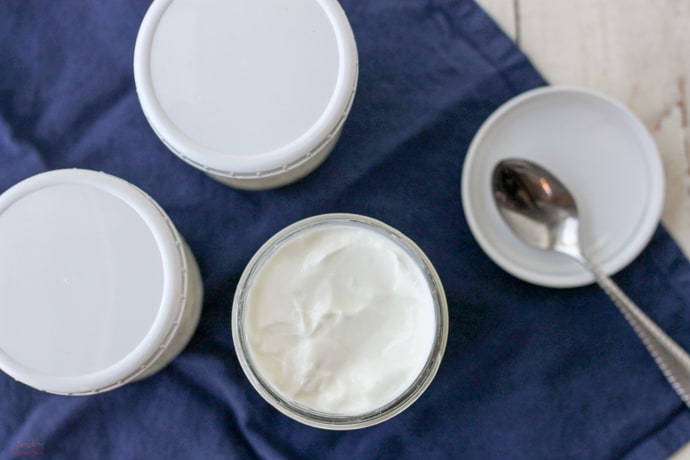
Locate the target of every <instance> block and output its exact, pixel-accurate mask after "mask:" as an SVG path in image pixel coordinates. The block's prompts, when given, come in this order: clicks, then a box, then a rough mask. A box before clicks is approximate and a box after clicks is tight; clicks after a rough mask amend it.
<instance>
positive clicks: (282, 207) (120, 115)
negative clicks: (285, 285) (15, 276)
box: [0, 0, 690, 460]
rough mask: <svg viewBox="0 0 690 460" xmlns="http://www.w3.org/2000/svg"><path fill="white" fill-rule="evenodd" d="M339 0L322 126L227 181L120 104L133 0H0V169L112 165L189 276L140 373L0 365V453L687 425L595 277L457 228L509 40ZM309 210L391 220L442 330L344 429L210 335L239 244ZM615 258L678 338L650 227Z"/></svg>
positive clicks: (675, 292) (588, 440)
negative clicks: (348, 75) (186, 256)
mask: <svg viewBox="0 0 690 460" xmlns="http://www.w3.org/2000/svg"><path fill="white" fill-rule="evenodd" d="M342 5H343V7H344V9H345V10H346V12H347V14H348V15H349V18H350V21H351V24H352V27H353V29H354V32H355V35H356V37H357V42H358V46H359V54H360V60H361V67H360V79H359V87H358V92H357V96H356V100H355V103H354V106H353V108H352V112H351V116H350V118H349V120H348V121H347V123H346V125H345V128H344V132H343V134H342V138H341V140H340V143H339V144H338V146H337V147H336V149H335V150H334V151H333V153H332V155H331V157H330V158H329V159H328V160H327V161H326V163H325V164H324V165H323V166H321V167H320V168H319V169H318V170H317V171H316V172H314V173H313V174H311V175H310V176H309V177H307V178H306V179H304V180H302V181H300V182H299V183H296V184H294V185H291V186H288V187H285V188H281V189H277V190H272V191H263V192H242V191H237V190H233V189H231V188H228V187H225V186H223V185H221V184H219V183H217V182H214V181H213V180H211V179H209V178H208V177H206V176H205V175H204V174H202V173H201V172H199V171H197V170H195V169H193V168H191V167H189V166H187V165H186V164H184V163H183V162H182V161H180V160H178V159H177V158H176V157H175V156H173V155H172V154H171V153H169V152H168V151H167V150H166V148H165V147H164V146H163V145H162V144H161V143H160V141H159V140H158V139H157V138H156V136H155V135H154V134H153V132H152V131H151V129H150V128H149V126H148V124H147V123H146V121H145V119H144V117H143V115H142V112H141V110H140V108H139V104H138V101H137V97H136V94H135V88H134V83H133V77H132V52H133V47H134V41H135V37H136V33H137V30H138V27H139V23H140V21H141V19H142V17H143V15H144V13H145V11H146V9H147V7H148V6H149V1H147V0H122V1H104V0H90V1H83V0H60V1H45V0H5V1H3V2H0V190H5V189H6V188H8V187H10V186H11V185H13V184H14V183H16V182H17V181H19V180H21V179H23V178H26V177H28V176H30V175H33V174H35V173H38V172H41V171H45V170H50V169H57V168H71V167H79V168H89V169H96V170H103V171H105V172H108V173H111V174H114V175H117V176H120V177H122V178H124V179H126V180H128V181H130V182H132V183H134V184H136V185H137V186H139V187H141V188H142V189H144V190H145V191H146V192H148V193H149V194H150V195H152V196H153V198H154V199H156V200H157V201H158V202H159V203H160V204H161V206H162V207H163V208H164V209H165V210H166V211H167V212H168V214H169V215H170V217H171V218H172V220H173V221H174V222H175V224H176V226H177V227H178V229H179V230H180V232H181V233H182V234H183V235H184V237H185V238H186V239H187V241H188V242H189V244H190V246H191V248H192V250H193V252H194V253H195V254H196V256H197V259H198V261H199V264H200V266H201V271H202V274H203V277H204V287H205V292H206V298H205V303H204V311H203V315H202V319H201V323H200V325H199V328H198V330H197V332H196V334H195V335H194V337H193V339H192V341H191V343H190V344H189V346H188V347H187V349H186V350H185V351H184V352H183V353H182V354H181V355H180V357H179V358H177V359H176V360H175V361H173V362H172V363H171V364H170V365H169V366H168V367H167V368H166V369H164V370H163V371H162V372H160V373H158V374H156V375H155V376H153V377H151V378H149V379H146V380H144V381H141V382H137V383H134V384H131V385H127V386H125V387H123V388H121V389H117V390H115V391H111V392H109V393H105V394H101V395H98V396H92V397H63V396H56V395H50V394H45V393H41V392H39V391H36V390H33V389H31V388H29V387H27V386H24V385H22V384H20V383H17V382H15V381H13V380H12V379H10V378H9V377H7V376H5V375H4V374H2V375H1V376H0V458H2V459H6V458H12V457H16V458H25V457H26V454H27V453H26V452H25V451H22V449H23V448H24V449H26V448H29V447H30V446H31V445H32V443H33V445H34V446H38V447H40V448H41V449H42V450H41V452H42V454H43V455H44V457H45V458H58V459H62V458H65V459H80V458H84V459H94V458H103V459H106V458H114V459H130V458H131V459H159V458H160V459H178V458H180V459H181V458H189V459H195V458H199V459H201V458H203V459H214V458H218V459H228V458H230V459H232V458H237V459H250V458H268V459H273V458H276V459H281V458H286V459H297V458H304V459H313V458H323V459H337V458H347V459H374V458H376V459H386V458H390V459H407V458H409V459H421V458H423V459H457V458H467V459H509V458H525V459H541V458H544V459H553V458H559V459H560V458H565V459H567V458H573V459H612V458H628V459H645V460H646V459H662V458H666V457H667V456H668V455H670V454H671V453H672V452H673V451H675V450H676V449H677V448H679V447H680V446H681V445H682V444H683V443H684V442H687V441H689V440H690V413H689V412H688V410H687V409H686V408H685V407H684V406H683V405H682V403H681V401H680V400H679V399H678V397H677V396H676V395H675V393H674V392H673V391H672V390H671V388H670V387H669V385H668V384H667V383H666V381H665V380H664V378H663V377H662V375H661V373H660V372H659V371H658V370H657V368H656V366H655V365H654V363H653V361H652V360H651V358H650V357H649V356H648V354H647V352H646V351H645V349H644V348H643V347H642V345H641V344H640V343H639V341H638V339H637V338H636V337H635V335H634V334H633V332H632V330H631V329H630V327H629V326H628V325H627V324H626V323H625V322H624V320H623V318H622V317H621V315H620V314H619V313H618V312H617V311H616V310H615V308H614V307H613V305H612V304H611V303H610V302H609V300H608V299H607V298H606V297H605V295H604V294H603V293H602V292H600V290H599V289H598V288H596V287H594V286H588V287H583V288H577V289H565V290H556V289H547V288H542V287H537V286H533V285H530V284H527V283H524V282H521V281H519V280H517V279H515V278H513V277H511V276H510V275H508V274H506V273H505V272H503V271H502V270H501V269H500V268H499V267H498V266H496V265H495V264H493V263H492V262H491V261H490V260H489V259H488V258H487V257H486V256H485V255H484V253H483V252H482V251H481V250H480V248H479V246H478V245H477V244H476V242H475V241H474V239H473V237H472V235H471V234H470V231H469V229H468V227H467V223H466V222H465V219H464V216H463V214H462V208H461V204H460V201H461V200H460V175H461V169H462V163H463V158H464V154H465V152H466V150H467V147H468V145H469V142H470V140H471V138H472V136H473V135H474V133H475V132H476V131H477V129H478V127H479V126H480V124H481V123H482V121H483V120H484V119H485V118H486V117H487V116H488V115H489V114H490V113H491V112H492V111H493V110H494V109H495V108H496V107H498V106H499V105H500V104H501V103H503V102H505V101H506V100H508V99H509V98H511V97H512V96H514V95H516V94H518V93H521V92H523V91H525V90H528V89H531V88H534V87H537V86H540V85H544V84H545V82H544V81H543V80H542V78H541V77H540V76H539V75H538V73H537V72H536V71H535V70H534V69H533V68H532V67H531V65H530V63H529V62H528V60H527V59H526V58H525V56H523V55H522V54H521V53H520V51H519V50H518V49H517V48H516V47H515V45H514V44H513V43H512V42H511V41H510V40H509V39H508V38H507V37H506V36H504V35H503V33H502V32H501V31H500V30H499V29H498V28H497V27H496V26H495V25H494V24H493V23H492V21H491V20H490V19H489V18H488V17H487V16H486V15H485V13H484V12H483V11H481V9H480V8H479V7H478V6H477V5H476V4H475V3H473V2H472V1H469V0H433V1H419V0H342ZM325 212H354V213H361V214H366V215H369V216H372V217H375V218H378V219H381V220H383V221H385V222H387V223H388V224H390V225H393V226H394V227H397V228H398V229H400V230H401V231H402V232H403V233H406V234H407V235H408V236H410V237H411V238H412V239H413V240H415V241H416V242H417V243H418V244H419V246H420V247H421V248H422V249H423V250H424V251H425V252H426V253H427V255H428V256H429V257H430V259H431V260H432V262H433V263H434V264H435V266H436V268H437V270H438V272H439V274H440V276H441V278H442V280H443V283H444V285H445V288H446V293H447V297H448V301H449V308H450V319H451V323H450V336H449V342H448V348H447V351H446V355H445V358H444V361H443V363H442V365H441V368H440V370H439V373H438V375H437V377H436V379H435V380H434V381H433V382H432V384H431V386H430V387H429V389H428V390H427V392H426V393H425V394H424V395H423V396H422V397H421V398H420V399H419V400H418V401H417V402H416V403H415V404H414V405H412V406H411V407H410V408H409V409H408V410H406V411H405V412H403V413H402V414H400V415H399V416H397V417H395V418H394V419H392V420H390V421H388V422H385V423H383V424H380V425H377V426H375V427H371V428H367V429H362V430H355V431H350V432H331V431H324V430H319V429H314V428H309V427H306V426H304V425H301V424H299V423H297V422H294V421H291V420H290V419H288V418H286V417H285V416H283V415H281V414H279V413H278V412H277V411H276V410H274V409H273V408H271V407H270V406H269V405H268V404H267V403H265V402H264V401H263V400H262V399H261V397H260V396H259V395H258V394H257V393H256V392H255V391H254V390H253V389H252V387H251V386H250V384H249V382H248V381H247V380H246V378H245V377H244V375H243V374H242V372H241V370H240V367H239V365H238V363H237V360H236V358H235V355H234V350H233V346H232V340H231V335H230V312H231V306H232V296H233V292H234V289H235V287H236V284H237V281H238V278H239V276H240V273H241V271H242V270H243V268H244V266H245V264H246V263H247V262H248V260H249V258H250V257H251V255H252V254H253V253H254V251H255V250H256V249H257V248H258V247H259V246H260V245H261V244H262V243H263V242H264V241H265V240H266V239H267V238H269V237H270V236H271V235H272V234H273V233H275V232H276V231H278V230H279V229H281V228H283V227H284V226H286V225H288V224H290V223H292V222H294V221H296V220H298V219H301V218H304V217H308V216H312V215H315V214H320V213H325ZM0 257H2V255H1V254H0ZM616 280H617V281H618V282H619V283H620V284H621V286H622V287H623V289H624V290H626V291H627V292H628V293H629V295H630V296H631V297H632V298H634V299H635V300H637V301H638V303H639V304H640V305H642V306H643V307H644V309H645V310H646V311H647V312H648V314H649V315H650V316H651V317H652V318H653V319H654V320H656V321H658V322H659V323H660V324H661V325H662V327H664V328H665V329H666V330H667V331H668V332H669V334H670V335H671V336H673V337H674V338H675V339H676V340H678V341H679V342H680V343H681V344H682V345H683V346H685V347H686V348H690V328H688V325H689V324H690V309H689V308H688V305H689V304H690V267H689V266H688V263H687V261H686V260H685V258H684V257H683V256H682V254H681V252H680V251H679V249H678V248H677V247H676V245H675V244H674V242H673V241H672V240H671V239H670V238H669V235H668V234H667V233H666V231H665V230H664V229H663V228H659V230H658V231H657V232H656V234H655V236H654V238H653V240H652V242H651V244H650V245H649V247H648V248H647V249H646V250H645V251H644V252H643V253H642V254H641V255H640V256H639V258H638V259H637V260H635V261H634V262H633V263H632V264H631V265H630V266H629V267H628V268H626V269H625V270H623V271H622V272H621V273H619V274H618V275H617V276H616ZM1 320H2V319H1V318H0V321H1ZM27 327H30V325H27Z"/></svg>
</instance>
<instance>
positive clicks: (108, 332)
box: [0, 170, 182, 394]
mask: <svg viewBox="0 0 690 460" xmlns="http://www.w3.org/2000/svg"><path fill="white" fill-rule="evenodd" d="M176 244H177V242H176V238H175V236H174V233H173V232H171V228H170V227H169V224H168V222H167V221H166V218H165V217H164V215H163V214H162V211H160V208H158V206H157V205H156V204H155V203H153V201H152V200H151V199H150V198H149V197H148V195H146V194H145V193H143V192H142V191H140V190H139V189H137V188H136V187H134V186H132V185H131V184H129V183H127V182H126V181H124V180H122V179H119V178H116V177H113V176H110V175H107V174H104V173H98V172H94V171H87V170H59V171H52V172H48V173H43V174H39V175H37V176H34V177H31V178H29V179H26V180H25V181H23V182H20V183H19V184H17V185H15V186H14V187H12V188H10V189H9V190H7V191H6V192H5V193H3V194H2V195H0V254H2V257H0V318H2V321H0V369H2V370H3V371H5V372H6V373H8V374H9V375H11V376H12V377H14V378H15V379H17V380H20V381H22V382H24V383H26V384H28V385H31V386H33V387H35V388H38V389H41V390H45V391H50V392H53V393H64V394H71V393H87V392H90V391H92V392H95V391H100V390H103V389H106V388H107V387H109V386H119V385H120V384H122V383H123V382H126V381H128V380H131V378H132V377H133V376H135V375H137V374H139V373H141V372H142V371H143V370H144V369H143V368H145V367H146V366H147V363H150V361H151V358H152V356H153V355H154V354H155V353H156V352H157V351H158V349H159V347H160V345H161V343H164V342H165V338H166V337H167V335H168V334H169V333H170V330H171V323H172V322H173V321H175V318H177V311H178V310H179V309H178V308H177V307H176V306H177V305H179V302H178V300H177V296H178V295H179V294H178V293H179V291H180V284H181V283H182V280H181V276H180V275H179V270H180V269H179V260H178V257H177V253H176V250H175V249H174V248H175V247H176Z"/></svg>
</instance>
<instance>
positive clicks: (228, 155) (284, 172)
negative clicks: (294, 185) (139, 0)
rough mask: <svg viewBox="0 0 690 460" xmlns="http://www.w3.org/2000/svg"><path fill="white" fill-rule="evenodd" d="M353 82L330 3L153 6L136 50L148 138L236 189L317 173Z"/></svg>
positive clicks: (263, 0) (268, 0)
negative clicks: (155, 137) (155, 138)
mask: <svg viewBox="0 0 690 460" xmlns="http://www.w3.org/2000/svg"><path fill="white" fill-rule="evenodd" d="M357 76H358V57H357V47H356V43H355V39H354V35H353V33H352V29H351V28H350V24H349V22H348V20H347V17H346V15H345V12H344V11H343V9H342V8H341V6H340V4H339V3H338V1H337V0H252V1H246V2H236V1H226V0H207V1H204V2H199V1H198V0H156V1H154V2H153V3H152V4H151V6H150V8H149V10H148V12H147V13H146V15H145V17H144V19H143V21H142V23H141V26H140V29H139V34H138V36H137V41H136V46H135V50H134V78H135V83H136V88H137V94H138V97H139V102H140V104H141V107H142V110H143V112H144V115H145V116H146V119H147V120H148V122H149V124H150V125H151V127H152V128H153V131H154V132H155V133H156V134H157V135H158V137H159V138H160V139H161V141H162V142H163V143H164V144H165V145H166V146H167V147H168V148H169V149H170V150H171V151H172V152H173V153H174V154H175V155H177V156H178V157H179V158H181V159H182V160H184V161H186V162H187V163H189V164H190V165H192V166H194V167H196V168H198V169H200V170H202V171H204V172H205V173H207V174H208V175H210V176H211V177H212V178H214V179H216V180H219V181H221V182H223V183H225V184H227V185H230V186H232V187H236V188H241V189H250V190H252V189H267V188H273V187H279V186H282V185H285V184H288V183H290V182H294V181H296V180H298V179H300V178H302V177H304V176H305V175H307V174H309V173H310V172H311V171H313V170H314V169H315V168H316V167H317V166H319V165H320V164H321V163H322V162H323V161H324V160H325V159H326V157H327V156H328V155H329V153H330V152H331V151H332V150H333V148H334V147H335V145H336V143H337V141H338V139H339V136H340V133H341V131H342V127H343V124H344V123H345V120H346V118H347V116H348V114H349V111H350V107H351V106H352V102H353V99H354V95H355V88H356V85H357Z"/></svg>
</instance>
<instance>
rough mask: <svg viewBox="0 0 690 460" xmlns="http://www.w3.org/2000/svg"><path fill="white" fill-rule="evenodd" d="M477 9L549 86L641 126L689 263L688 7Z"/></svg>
mask: <svg viewBox="0 0 690 460" xmlns="http://www.w3.org/2000/svg"><path fill="white" fill-rule="evenodd" d="M477 3H479V4H480V5H481V6H482V7H483V8H484V9H485V10H486V11H487V12H488V13H489V14H490V15H491V16H492V17H493V18H494V19H495V20H496V22H497V23H498V24H499V25H500V26H501V27H502V28H503V30H504V31H505V32H506V33H507V34H508V35H509V36H511V37H512V38H513V39H514V40H515V41H516V43H517V44H518V46H520V48H521V49H522V50H523V51H524V52H525V54H526V55H527V56H529V58H530V59H531V61H532V63H533V64H534V65H535V67H536V68H537V69H538V70H539V71H540V72H541V73H542V75H543V76H544V77H545V78H546V79H547V81H549V82H550V83H552V84H561V85H575V86H583V87H588V88H592V89H595V90H598V91H601V92H603V93H606V94H608V95H609V96H612V97H614V98H616V99H618V100H619V101H620V102H622V103H623V104H625V105H627V106H628V107H629V108H630V109H631V110H632V111H633V112H634V113H635V114H636V115H637V116H638V117H639V118H640V119H641V120H642V122H643V123H644V124H645V126H646V127H647V129H648V130H649V131H650V133H651V134H652V136H653V137H654V140H655V141H656V144H657V147H658V148H659V153H660V154H661V159H662V162H663V165H664V172H665V175H666V190H665V192H666V195H665V204H664V211H663V215H662V222H663V223H664V225H665V226H666V228H667V229H668V230H669V232H670V233H671V234H672V235H673V237H674V238H675V240H676V241H677V242H678V244H679V245H680V246H681V248H682V249H683V251H684V252H685V254H686V255H690V126H689V124H688V119H689V118H690V113H689V112H690V0H654V1H651V0H576V1H573V0H477ZM680 459H683V460H689V459H690V444H689V445H688V446H687V447H686V448H684V449H683V450H682V451H681V452H679V453H678V454H677V455H676V456H674V457H673V460H680Z"/></svg>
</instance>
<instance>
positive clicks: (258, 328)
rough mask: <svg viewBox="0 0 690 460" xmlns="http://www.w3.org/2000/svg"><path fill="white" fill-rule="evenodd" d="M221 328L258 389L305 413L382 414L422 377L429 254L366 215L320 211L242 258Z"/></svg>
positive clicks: (321, 418)
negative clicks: (227, 329) (228, 323)
mask: <svg viewBox="0 0 690 460" xmlns="http://www.w3.org/2000/svg"><path fill="white" fill-rule="evenodd" d="M232 333H233V340H234V345H235V350H236V352H237V355H238V358H239V362H240V364H241V366H242V369H243V370H244V373H245V374H246V376H247V377H248V379H249V381H250V382H251V384H252V385H253V386H254V388H255V389H256V390H257V391H258V392H259V394H260V395H261V396H262V397H263V398H264V399H265V400H266V401H268V402H269V403H270V404H271V405H273V406H274V407H275V408H276V409H278V410H279V411H281V412H282V413H284V414H285V415H287V416H289V417H291V418H293V419H295V420H298V421H300V422H302V423H305V424H307V425H311V426H315V427H320V428H327V429H335V430H342V429H354V428H361V427H366V426H370V425H374V424H376V423H380V422H383V421H384V420H387V419H389V418H391V417H393V416H394V415H396V414H398V413H400V412H401V411H403V410H404V409H405V408H407V407H408V406H410V405H411V404H412V403H413V402H414V401H415V400H416V399H417V398H418V397H419V396H420V395H421V394H422V393H423V392H424V391H425V389H426V388H427V387H428V385H429V384H430V383H431V381H432V379H433V377H434V376H435V374H436V371H437V369H438V366H439V364H440V362H441V358H442V356H443V353H444V350H445V345H446V340H447V335H448V308H447V303H446V298H445V294H444V291H443V287H442V285H441V281H440V279H439V277H438V275H437V273H436V271H435V270H434V268H433V266H432V264H431V262H430V261H429V259H428V258H427V257H426V256H425V255H424V253H423V252H422V251H421V250H420V249H419V247H418V246H417V245H415V244H414V243H413V242H412V241H411V240H410V239H409V238H407V237H405V236H404V235H403V234H401V233H400V232H399V231H397V230H395V229H393V228H391V227H390V226H388V225H386V224H384V223H382V222H380V221H377V220H375V219H372V218H369V217H365V216H360V215H354V214H326V215H321V216H316V217H312V218H309V219H305V220H303V221H300V222H297V223H295V224H293V225H291V226H289V227H287V228H285V229H283V230H282V231H280V232H278V233H277V234H276V235H275V236H273V237H272V238H271V239H270V240H269V241H268V242H266V244H264V245H263V246H262V247H261V248H260V249H259V250H258V252H257V253H256V254H255V256H254V257H253V258H252V260H251V261H250V262H249V264H248V266H247V267H246V269H245V271H244V273H243V275H242V277H241V279H240V281H239V285H238V288H237V291H236V295H235V299H234V305H233V312H232Z"/></svg>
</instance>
